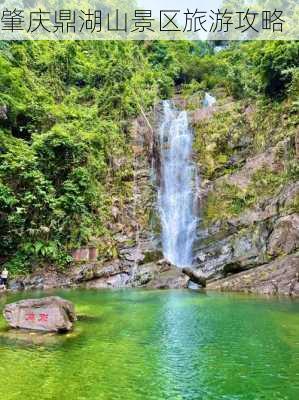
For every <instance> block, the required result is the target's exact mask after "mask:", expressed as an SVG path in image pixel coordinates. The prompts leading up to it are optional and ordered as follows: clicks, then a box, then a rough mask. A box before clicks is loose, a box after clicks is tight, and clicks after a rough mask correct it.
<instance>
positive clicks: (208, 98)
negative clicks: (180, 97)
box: [203, 93, 216, 107]
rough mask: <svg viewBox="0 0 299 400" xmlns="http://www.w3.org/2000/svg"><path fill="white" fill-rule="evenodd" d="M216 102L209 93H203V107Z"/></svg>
mask: <svg viewBox="0 0 299 400" xmlns="http://www.w3.org/2000/svg"><path fill="white" fill-rule="evenodd" d="M215 103H216V98H215V97H213V96H211V95H210V94H209V93H205V98H204V99H203V106H204V107H211V106H213V105H214V104H215Z"/></svg>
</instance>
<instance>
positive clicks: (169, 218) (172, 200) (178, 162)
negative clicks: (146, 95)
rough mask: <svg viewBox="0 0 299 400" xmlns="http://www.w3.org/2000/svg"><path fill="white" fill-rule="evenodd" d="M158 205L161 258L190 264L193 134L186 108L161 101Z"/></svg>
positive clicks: (193, 225)
mask: <svg viewBox="0 0 299 400" xmlns="http://www.w3.org/2000/svg"><path fill="white" fill-rule="evenodd" d="M158 133H159V137H158V143H159V157H160V184H159V190H158V208H159V213H160V219H161V225H162V247H163V254H164V257H165V258H166V259H167V260H168V261H170V262H171V263H172V264H174V265H176V266H178V267H185V266H191V265H192V248H193V243H194V239H195V236H196V225H197V209H196V208H197V207H196V206H197V201H196V193H197V187H198V177H197V173H196V166H195V164H194V163H193V162H192V141H193V133H192V130H191V129H190V127H189V124H188V116H187V112H186V111H179V110H177V109H176V108H175V107H174V106H173V104H172V103H171V102H169V101H164V102H163V118H162V121H161V124H160V128H159V131H158Z"/></svg>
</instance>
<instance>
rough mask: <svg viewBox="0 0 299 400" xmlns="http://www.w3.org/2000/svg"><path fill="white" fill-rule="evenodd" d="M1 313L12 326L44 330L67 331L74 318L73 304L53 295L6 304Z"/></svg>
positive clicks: (70, 327) (71, 325)
mask: <svg viewBox="0 0 299 400" xmlns="http://www.w3.org/2000/svg"><path fill="white" fill-rule="evenodd" d="M3 315H4V318H5V319H6V321H7V322H8V324H9V325H10V326H11V327H12V328H20V329H29V330H37V331H45V332H66V331H69V330H71V329H72V327H73V322H74V321H75V320H76V314H75V309H74V306H73V304H72V303H71V302H70V301H67V300H64V299H61V298H60V297H54V296H52V297H44V298H42V299H28V300H21V301H18V302H16V303H11V304H7V305H6V306H5V308H4V311H3Z"/></svg>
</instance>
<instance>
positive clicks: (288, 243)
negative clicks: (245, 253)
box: [268, 214, 299, 256]
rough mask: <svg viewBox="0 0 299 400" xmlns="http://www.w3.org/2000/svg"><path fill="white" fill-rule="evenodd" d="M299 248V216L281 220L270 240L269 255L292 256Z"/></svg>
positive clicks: (293, 215)
mask: <svg viewBox="0 0 299 400" xmlns="http://www.w3.org/2000/svg"><path fill="white" fill-rule="evenodd" d="M298 247H299V214H292V215H287V216H286V217H282V218H279V219H278V220H277V221H276V223H275V225H274V229H273V232H272V233H271V236H270V238H269V244H268V253H269V254H270V255H271V256H279V255H280V254H291V253H292V252H293V251H295V250H296V249H297V248H298Z"/></svg>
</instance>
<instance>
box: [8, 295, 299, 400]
mask: <svg viewBox="0 0 299 400" xmlns="http://www.w3.org/2000/svg"><path fill="white" fill-rule="evenodd" d="M51 294H58V295H60V296H62V297H64V298H66V299H69V300H71V301H73V302H74V303H75V305H76V309H77V313H78V314H79V315H81V316H82V317H81V318H80V320H79V321H78V322H77V323H76V327H75V329H74V331H73V332H72V333H70V334H68V335H64V336H62V335H58V336H56V335H52V334H51V335H40V334H32V335H28V334H26V335H24V334H22V333H17V332H15V333H14V332H12V333H11V332H10V333H9V332H8V330H7V328H6V324H5V321H4V320H3V318H2V317H1V319H0V361H1V362H0V388H1V394H0V398H1V400H15V399H18V400H19V399H21V400H45V399H51V400H118V399H121V400H137V399H138V400H139V399H140V400H160V399H161V400H164V399H165V400H168V399H169V400H181V399H183V400H191V399H192V400H201V399H203V400H205V399H209V400H210V399H211V400H218V399H228V400H237V399H242V400H243V399H246V400H249V399H250V400H251V399H252V400H260V399H265V400H275V399H290V400H298V399H299V302H295V301H293V302H292V301H291V300H289V299H282V300H279V299H273V298H272V299H267V298H258V297H250V296H245V295H231V294H212V293H209V294H199V293H197V292H192V291H183V290H182V291H144V290H126V291H80V290H73V291H55V292H51ZM39 295H44V294H38V293H26V294H22V295H20V294H18V295H11V296H9V297H8V298H1V299H0V302H1V303H0V307H1V308H2V307H3V305H4V303H5V302H7V301H14V300H17V299H20V298H24V297H38V296H39ZM83 316H84V317H83Z"/></svg>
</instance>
